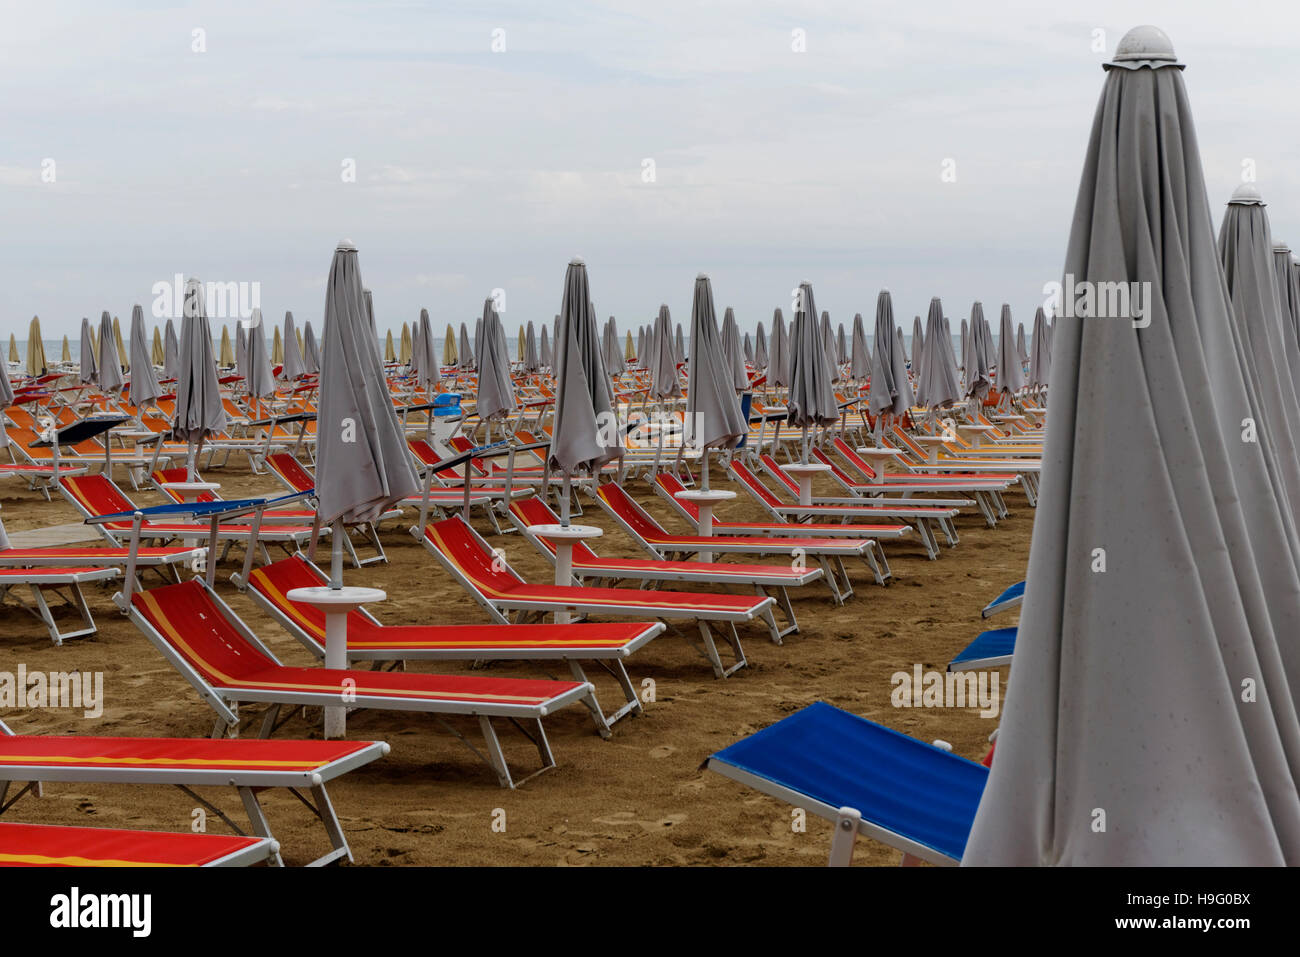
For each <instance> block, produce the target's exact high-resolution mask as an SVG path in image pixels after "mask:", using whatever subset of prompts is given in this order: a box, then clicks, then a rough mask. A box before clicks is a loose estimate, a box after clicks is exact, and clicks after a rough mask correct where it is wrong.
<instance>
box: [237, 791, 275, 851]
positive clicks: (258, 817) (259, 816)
mask: <svg viewBox="0 0 1300 957" xmlns="http://www.w3.org/2000/svg"><path fill="white" fill-rule="evenodd" d="M239 798H240V800H241V801H243V802H244V813H245V814H247V815H248V822H249V824H251V825H252V827H253V833H254V834H256V835H257V836H258V837H265V838H270V839H272V840H274V835H272V834H271V824H270V822H269V821H267V819H266V814H265V813H263V811H262V805H260V804H258V803H257V795H256V794H254V793H253V789H252V788H240V789H239ZM271 862H272V863H273V864H274V865H275V866H276V867H284V858H282V857H281V856H280V853H279V851H277V852H276V853H275V854H273V855H271Z"/></svg>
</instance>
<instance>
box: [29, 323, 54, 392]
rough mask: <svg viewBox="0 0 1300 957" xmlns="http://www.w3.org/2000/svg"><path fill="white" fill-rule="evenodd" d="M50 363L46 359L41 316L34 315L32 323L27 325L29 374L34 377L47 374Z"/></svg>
mask: <svg viewBox="0 0 1300 957" xmlns="http://www.w3.org/2000/svg"><path fill="white" fill-rule="evenodd" d="M48 366H49V364H48V363H47V362H46V361H45V340H43V339H42V338H41V318H40V316H32V322H31V325H29V326H28V327H27V374H28V375H29V376H32V377H34V378H35V377H39V376H43V375H45V373H46V372H47V371H49V370H48Z"/></svg>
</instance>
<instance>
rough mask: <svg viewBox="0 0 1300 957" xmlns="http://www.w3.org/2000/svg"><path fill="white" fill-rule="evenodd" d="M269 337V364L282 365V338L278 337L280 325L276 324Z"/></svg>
mask: <svg viewBox="0 0 1300 957" xmlns="http://www.w3.org/2000/svg"><path fill="white" fill-rule="evenodd" d="M272 333H273V334H272V337H271V365H273V366H278V365H284V340H283V339H282V338H280V327H279V326H276V327H275V328H274V329H273V330H272Z"/></svg>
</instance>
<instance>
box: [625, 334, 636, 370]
mask: <svg viewBox="0 0 1300 957" xmlns="http://www.w3.org/2000/svg"><path fill="white" fill-rule="evenodd" d="M624 339H625V341H624V343H623V361H624V363H627V362H635V361H636V347H635V346H634V345H633V344H632V333H631V332H628V333H625V335H624Z"/></svg>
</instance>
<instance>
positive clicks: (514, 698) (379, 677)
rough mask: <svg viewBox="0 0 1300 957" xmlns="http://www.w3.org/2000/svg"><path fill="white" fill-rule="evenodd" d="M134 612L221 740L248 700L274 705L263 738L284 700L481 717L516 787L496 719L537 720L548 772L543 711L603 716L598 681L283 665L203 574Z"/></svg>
mask: <svg viewBox="0 0 1300 957" xmlns="http://www.w3.org/2000/svg"><path fill="white" fill-rule="evenodd" d="M127 611H128V614H129V615H130V617H131V621H132V622H133V623H134V624H135V626H136V627H137V628H139V629H140V631H141V632H143V633H144V634H145V636H146V637H148V638H149V640H150V641H151V642H153V644H154V646H155V647H156V648H157V649H158V650H159V651H160V652H162V654H163V656H164V657H165V658H166V659H167V660H168V661H169V662H171V664H172V665H173V667H175V668H176V670H177V671H179V672H180V673H181V674H182V675H183V676H184V677H185V679H186V680H187V681H189V683H190V684H191V686H193V688H194V689H195V690H196V691H197V692H198V693H199V694H200V696H202V698H203V700H204V701H206V702H207V703H208V706H209V707H210V708H212V710H213V711H215V712H216V713H217V722H216V727H215V728H214V729H213V736H214V737H216V736H217V735H219V734H221V733H223V732H225V731H226V730H227V729H235V728H238V726H239V715H238V708H239V704H240V702H244V701H248V702H264V703H267V704H269V705H271V707H270V708H269V709H267V711H266V714H265V716H264V718H263V721H262V729H261V736H262V737H269V736H270V733H271V732H272V731H273V730H274V729H275V727H276V719H277V718H278V717H279V711H280V707H281V706H282V705H288V706H289V707H290V708H291V709H292V708H296V707H299V706H308V707H329V706H336V707H337V706H338V705H339V704H349V705H353V704H354V705H355V706H356V707H358V708H379V709H384V710H391V711H411V712H422V713H427V714H433V715H438V716H439V717H440V718H445V717H446V716H450V715H473V716H475V717H477V718H478V719H479V727H480V729H481V730H482V732H483V738H484V740H485V742H486V745H487V751H488V755H487V757H486V758H485V760H486V761H487V762H488V763H489V764H490V765H491V766H492V768H493V770H495V771H496V773H497V778H498V780H499V781H500V782H501V785H502V786H503V787H514V786H515V785H514V780H513V778H512V777H511V775H510V770H509V768H508V767H507V765H506V760H505V755H504V754H503V753H502V751H501V744H500V742H499V741H498V739H497V735H496V730H495V729H494V728H493V726H492V720H491V719H492V718H509V719H512V720H514V721H515V722H516V723H517V722H519V721H530V722H533V723H534V724H535V725H536V728H535V731H534V732H533V734H530V735H528V736H529V738H530V739H531V740H532V742H533V744H534V745H536V747H537V750H538V753H539V754H540V755H541V759H542V770H545V769H547V768H551V767H554V766H555V758H554V756H553V755H552V754H551V749H550V745H549V744H548V743H547V740H546V733H545V731H544V730H543V728H542V718H544V717H545V716H546V715H548V714H552V713H554V712H556V711H558V710H559V709H560V708H563V707H566V706H568V705H571V704H575V703H582V704H584V705H586V706H587V707H588V708H589V709H591V711H592V713H593V714H595V715H599V714H600V708H599V705H598V704H597V703H596V700H595V694H594V690H593V688H592V686H591V685H590V684H589V683H587V682H582V681H533V680H525V679H519V678H486V677H480V676H477V675H466V676H460V675H426V674H408V673H406V672H384V671H356V670H352V669H333V668H291V667H288V666H285V665H282V664H280V662H279V661H277V660H276V658H275V656H274V655H272V654H271V652H270V650H269V649H267V647H266V646H265V645H263V644H262V642H261V641H260V640H258V638H257V636H256V635H254V634H253V632H252V631H250V630H249V628H248V626H247V625H245V624H244V623H243V622H242V621H240V619H239V617H238V616H237V615H236V614H235V613H234V612H233V611H232V610H231V609H230V606H228V605H227V604H226V603H225V602H223V601H222V600H221V599H220V598H219V597H218V596H217V594H216V593H215V592H214V591H212V590H211V589H210V588H209V587H208V586H207V585H206V584H205V583H204V582H202V581H201V580H199V579H193V580H191V581H187V582H182V583H181V584H179V585H165V586H163V587H161V588H154V589H151V590H149V591H144V592H135V593H134V594H133V595H132V596H131V599H130V604H129V607H128V609H127ZM453 733H455V732H453ZM604 733H605V734H608V733H609V732H608V730H605V732H604ZM534 735H535V736H534ZM458 737H459V734H458ZM462 740H464V739H463V738H462ZM471 750H474V751H475V754H479V752H478V751H477V750H476V749H473V748H471ZM480 757H482V755H480ZM530 777H531V775H530ZM521 783H522V782H521Z"/></svg>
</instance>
